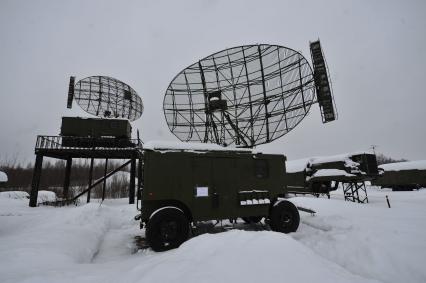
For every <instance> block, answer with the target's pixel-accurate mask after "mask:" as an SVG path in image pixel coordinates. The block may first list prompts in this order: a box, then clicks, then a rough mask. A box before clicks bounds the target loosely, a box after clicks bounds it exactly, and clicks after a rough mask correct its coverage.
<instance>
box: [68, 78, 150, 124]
mask: <svg viewBox="0 0 426 283" xmlns="http://www.w3.org/2000/svg"><path fill="white" fill-rule="evenodd" d="M74 81H75V77H71V78H70V84H69V90H68V101H67V107H68V108H71V105H72V101H73V100H75V101H76V102H77V104H78V105H79V106H80V107H81V108H82V109H83V110H84V111H86V112H87V113H89V114H92V115H95V116H98V117H104V118H124V119H128V120H130V121H135V120H137V119H138V118H139V117H140V116H141V115H142V112H143V104H142V99H141V98H140V97H139V96H138V94H137V93H136V91H135V90H134V89H133V88H131V87H130V86H129V85H127V84H125V83H123V82H122V81H119V80H117V79H114V78H111V77H106V76H92V77H87V78H85V79H82V80H79V81H78V82H77V83H75V84H74Z"/></svg>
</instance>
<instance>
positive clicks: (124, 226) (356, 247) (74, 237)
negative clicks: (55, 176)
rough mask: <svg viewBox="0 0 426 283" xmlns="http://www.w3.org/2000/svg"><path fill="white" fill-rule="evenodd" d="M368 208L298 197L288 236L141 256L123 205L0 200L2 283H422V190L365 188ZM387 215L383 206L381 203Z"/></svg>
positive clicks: (425, 236) (246, 234)
mask: <svg viewBox="0 0 426 283" xmlns="http://www.w3.org/2000/svg"><path fill="white" fill-rule="evenodd" d="M368 192H369V199H370V203H369V204H355V203H349V202H345V201H343V196H342V193H341V191H337V192H334V193H333V194H332V199H330V200H329V199H326V198H313V197H297V198H292V199H291V201H293V202H294V203H296V204H297V205H300V206H304V207H307V208H312V209H314V210H315V211H317V214H316V215H315V216H312V215H310V214H306V213H303V212H301V225H300V226H299V229H298V231H297V232H296V233H292V234H289V235H285V234H280V233H275V232H271V231H243V230H232V231H229V232H223V233H219V234H204V235H201V236H197V237H194V238H192V239H190V240H189V241H187V242H186V243H184V244H183V245H182V246H181V247H180V248H179V249H175V250H171V251H168V252H163V253H155V252H153V251H152V250H150V249H147V250H139V251H138V249H137V247H136V245H135V237H136V236H143V234H144V231H143V230H139V227H138V222H136V221H135V220H133V216H134V215H135V214H136V208H135V206H134V205H128V204H127V201H128V200H127V199H121V200H113V201H111V200H107V201H105V202H104V203H103V204H102V205H100V203H96V202H94V203H90V204H86V205H82V206H79V207H72V206H70V207H62V208H53V207H37V208H29V207H28V199H12V198H6V197H3V198H0V282H43V283H47V282H72V283H77V282H102V283H104V282H185V283H186V282H426V268H425V267H424V266H425V261H426V225H425V224H426V205H425V204H426V189H423V190H420V191H413V192H392V191H387V190H382V191H380V190H378V189H374V188H370V189H369V191H368ZM386 194H387V195H389V198H390V202H391V205H392V208H390V209H389V208H388V207H387V204H386V199H385V195H386Z"/></svg>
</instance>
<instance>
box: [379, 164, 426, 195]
mask: <svg viewBox="0 0 426 283" xmlns="http://www.w3.org/2000/svg"><path fill="white" fill-rule="evenodd" d="M379 170H380V171H382V173H381V174H380V176H379V177H378V178H377V179H375V180H373V181H372V182H371V184H372V185H373V186H379V187H381V188H391V189H392V190H393V191H412V190H413V189H419V188H421V187H426V160H417V161H408V162H397V163H388V164H382V165H380V166H379Z"/></svg>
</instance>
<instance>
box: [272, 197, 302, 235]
mask: <svg viewBox="0 0 426 283" xmlns="http://www.w3.org/2000/svg"><path fill="white" fill-rule="evenodd" d="M269 218H270V222H269V226H270V227H271V229H272V230H273V231H276V232H281V233H290V232H295V231H296V230H297V228H298V227H299V222H300V215H299V211H298V209H297V207H296V206H295V205H294V204H293V203H291V202H289V201H286V200H283V201H280V202H279V203H277V204H276V205H274V206H273V207H272V208H271V214H270V215H269Z"/></svg>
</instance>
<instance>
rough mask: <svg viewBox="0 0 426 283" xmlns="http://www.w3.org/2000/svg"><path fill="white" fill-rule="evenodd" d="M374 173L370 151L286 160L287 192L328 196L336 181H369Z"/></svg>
mask: <svg viewBox="0 0 426 283" xmlns="http://www.w3.org/2000/svg"><path fill="white" fill-rule="evenodd" d="M377 175H378V167H377V160H376V155H374V154H371V153H348V154H342V155H335V156H327V157H313V158H307V159H301V160H296V161H288V162H287V172H286V178H287V183H288V185H287V189H288V192H289V193H295V194H313V195H316V196H319V195H320V194H326V195H327V196H328V197H329V196H330V195H329V194H330V191H333V190H336V189H337V187H338V184H339V182H342V183H351V182H364V181H370V180H372V179H374V178H376V177H377Z"/></svg>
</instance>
